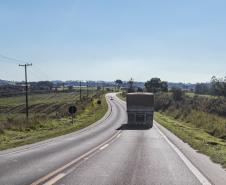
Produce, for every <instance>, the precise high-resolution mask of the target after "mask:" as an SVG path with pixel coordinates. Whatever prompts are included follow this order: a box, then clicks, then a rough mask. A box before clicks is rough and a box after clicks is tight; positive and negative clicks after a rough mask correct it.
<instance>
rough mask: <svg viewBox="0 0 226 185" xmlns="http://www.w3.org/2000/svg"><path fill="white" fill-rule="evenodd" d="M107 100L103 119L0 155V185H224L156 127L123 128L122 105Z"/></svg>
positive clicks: (214, 168)
mask: <svg viewBox="0 0 226 185" xmlns="http://www.w3.org/2000/svg"><path fill="white" fill-rule="evenodd" d="M109 96H114V100H109ZM107 99H108V102H109V111H108V112H107V114H106V115H105V116H104V118H102V120H100V121H98V122H97V123H95V124H94V125H92V126H90V127H88V128H86V129H84V130H81V131H79V132H75V133H72V134H68V135H65V136H60V137H57V138H54V139H50V140H46V141H43V142H39V143H36V144H32V145H28V146H24V147H19V148H15V149H10V150H5V151H2V152H0V184H1V185H6V184H9V185H16V184H18V185H23V184H25V185H26V184H32V183H33V184H44V183H45V184H47V185H49V184H54V183H55V184H65V185H69V184H81V185H86V184H87V185H104V184H106V185H120V184H122V185H126V184H128V185H129V184H131V185H145V184H148V185H150V184H155V185H156V184H167V185H168V184H178V185H183V184H186V185H193V184H197V185H198V184H219V185H221V184H222V185H223V184H226V173H225V171H224V170H223V169H221V167H220V166H219V165H216V164H213V163H212V162H211V161H210V160H209V159H208V158H207V157H205V156H203V155H201V154H198V153H197V152H195V151H194V150H193V149H191V148H190V147H189V146H188V145H186V144H185V143H183V142H182V141H181V140H179V139H178V138H177V137H175V136H174V135H173V134H172V133H170V132H169V131H167V130H166V129H164V128H162V127H161V126H160V125H158V124H157V123H156V124H155V126H154V127H153V128H152V129H148V130H145V129H138V128H132V129H131V128H128V127H124V126H122V125H124V124H125V123H126V120H127V116H126V111H125V110H126V108H125V104H124V103H123V102H122V101H120V100H119V99H117V98H116V97H115V94H108V95H107Z"/></svg>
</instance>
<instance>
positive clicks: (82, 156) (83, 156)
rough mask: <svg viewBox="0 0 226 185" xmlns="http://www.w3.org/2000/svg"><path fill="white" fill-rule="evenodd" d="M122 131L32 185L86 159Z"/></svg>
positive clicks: (36, 184) (37, 184)
mask: <svg viewBox="0 0 226 185" xmlns="http://www.w3.org/2000/svg"><path fill="white" fill-rule="evenodd" d="M120 133H121V131H118V132H117V133H115V134H114V135H113V136H112V137H110V138H109V139H108V140H106V141H105V142H103V143H102V144H100V145H98V146H96V147H94V148H92V149H91V150H89V151H88V152H86V153H85V154H83V155H81V156H80V157H78V158H76V159H74V160H72V161H71V162H69V163H67V164H65V165H64V166H61V167H60V168H58V169H56V170H54V171H52V172H50V173H49V174H47V175H46V176H44V177H41V178H40V179H38V180H36V181H34V182H33V183H32V184H31V185H39V184H41V183H43V182H45V181H46V180H48V179H49V178H51V177H53V176H54V175H56V174H58V173H60V172H62V171H63V170H66V169H67V168H69V167H71V166H72V165H74V164H76V163H77V162H79V161H80V160H82V159H84V158H85V157H87V156H89V155H90V154H92V153H94V152H95V151H97V150H98V149H99V148H100V147H101V146H104V145H105V144H106V143H109V142H111V141H112V140H114V139H115V138H116V137H117V135H118V134H120Z"/></svg>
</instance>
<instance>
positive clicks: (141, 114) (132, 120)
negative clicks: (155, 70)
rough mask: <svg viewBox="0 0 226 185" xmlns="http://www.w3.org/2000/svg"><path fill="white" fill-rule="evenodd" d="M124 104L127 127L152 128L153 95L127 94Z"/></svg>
mask: <svg viewBox="0 0 226 185" xmlns="http://www.w3.org/2000/svg"><path fill="white" fill-rule="evenodd" d="M126 103H127V114H128V124H129V125H130V124H131V125H142V126H145V127H147V128H151V127H152V126H153V115H154V94H152V93H128V94H127V96H126Z"/></svg>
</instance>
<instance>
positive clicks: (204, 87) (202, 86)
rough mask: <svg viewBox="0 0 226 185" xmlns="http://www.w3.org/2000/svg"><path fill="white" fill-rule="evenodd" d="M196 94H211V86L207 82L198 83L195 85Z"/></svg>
mask: <svg viewBox="0 0 226 185" xmlns="http://www.w3.org/2000/svg"><path fill="white" fill-rule="evenodd" d="M195 93H196V94H210V87H209V86H208V84H206V83H197V84H196V85H195Z"/></svg>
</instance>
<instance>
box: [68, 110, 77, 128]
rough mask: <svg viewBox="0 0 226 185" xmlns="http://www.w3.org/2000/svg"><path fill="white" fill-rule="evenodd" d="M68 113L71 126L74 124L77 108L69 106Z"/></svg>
mask: <svg viewBox="0 0 226 185" xmlns="http://www.w3.org/2000/svg"><path fill="white" fill-rule="evenodd" d="M68 112H69V113H70V114H71V120H72V124H73V122H74V115H75V113H76V112H77V108H76V107H75V106H70V107H69V109H68Z"/></svg>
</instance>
